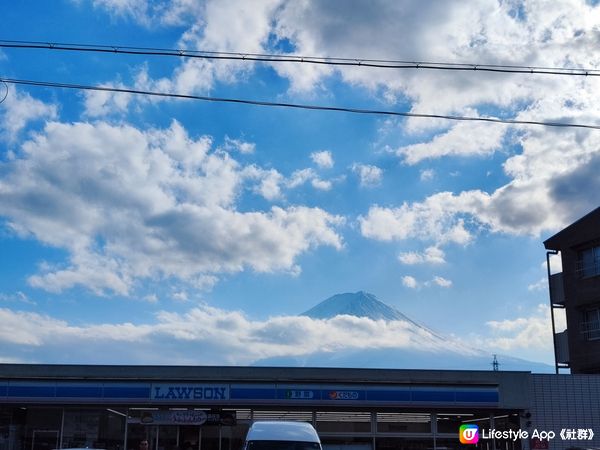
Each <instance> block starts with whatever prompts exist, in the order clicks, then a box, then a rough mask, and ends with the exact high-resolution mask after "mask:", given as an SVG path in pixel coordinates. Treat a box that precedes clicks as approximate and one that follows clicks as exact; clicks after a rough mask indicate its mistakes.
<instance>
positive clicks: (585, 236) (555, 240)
mask: <svg viewBox="0 0 600 450" xmlns="http://www.w3.org/2000/svg"><path fill="white" fill-rule="evenodd" d="M544 246H545V247H546V249H547V250H548V253H547V255H548V257H547V260H548V276H549V285H550V303H551V306H552V308H551V311H552V327H553V331H554V349H555V356H556V372H557V373H558V371H559V369H560V368H569V369H571V373H600V208H596V209H595V210H593V211H592V212H590V213H589V214H587V215H586V216H584V217H582V218H581V219H579V220H578V221H576V222H574V223H573V224H571V225H569V226H568V227H566V228H565V229H564V230H562V231H560V232H558V233H557V234H555V235H554V236H552V237H551V238H549V239H548V240H546V241H545V242H544ZM558 252H560V255H561V260H562V272H558V273H554V274H551V267H550V255H551V254H557V253H558ZM558 308H564V311H565V314H566V322H567V329H566V330H565V331H564V332H561V333H556V330H555V312H556V310H557V309H558Z"/></svg>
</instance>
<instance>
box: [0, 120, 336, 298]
mask: <svg viewBox="0 0 600 450" xmlns="http://www.w3.org/2000/svg"><path fill="white" fill-rule="evenodd" d="M244 169H245V168H243V167H241V166H240V164H239V163H238V162H236V161H235V160H233V159H232V158H231V156H230V155H229V154H227V153H225V152H219V151H216V152H214V151H211V140H210V139H209V138H207V137H200V138H197V139H193V138H191V137H190V136H188V134H187V132H186V131H185V130H184V129H183V127H181V125H179V124H178V123H177V122H173V124H172V125H171V126H170V127H169V128H168V129H158V130H148V131H140V130H138V129H135V128H133V127H131V126H126V125H121V126H112V125H109V124H106V123H103V122H99V123H97V124H94V125H92V124H89V123H75V124H62V123H54V122H53V123H49V124H47V125H46V127H45V130H44V132H43V133H40V134H38V135H36V136H35V137H34V138H33V139H32V140H29V141H27V142H26V143H25V144H23V156H22V157H21V158H19V159H15V160H14V161H9V162H8V163H6V165H5V168H4V172H3V175H2V177H1V178H0V214H1V215H2V216H4V217H5V218H6V219H7V221H8V226H9V227H10V229H12V231H13V232H14V233H17V234H19V235H20V236H31V237H34V238H36V239H38V240H39V241H41V242H43V243H44V244H46V245H50V246H53V247H57V248H62V249H65V250H66V251H67V252H68V253H69V255H70V257H69V262H68V263H67V264H64V265H59V266H52V267H45V268H42V269H41V272H40V273H38V274H35V275H33V276H31V277H30V278H29V282H30V284H31V285H33V286H35V287H40V288H44V289H48V290H50V291H53V292H60V291H62V290H64V289H67V288H69V287H72V286H75V285H83V286H86V287H87V288H89V289H91V290H93V291H94V292H96V293H99V294H100V293H104V292H106V291H113V292H116V293H119V294H122V295H126V294H128V293H130V290H131V287H132V286H133V282H134V281H135V280H136V279H139V278H147V277H150V278H153V279H157V278H171V277H172V278H177V279H181V280H184V281H186V282H189V283H194V282H198V283H200V284H204V285H207V283H208V284H210V283H214V282H215V281H216V278H215V275H218V274H219V273H231V272H238V271H241V270H247V269H251V270H254V271H259V272H273V271H289V272H291V273H296V272H297V271H298V267H297V264H296V263H295V260H296V258H297V257H298V256H299V255H300V254H302V253H304V252H306V251H307V250H308V249H310V248H314V247H318V246H321V245H328V246H332V247H334V248H338V249H339V248H341V247H342V239H341V237H340V236H339V235H338V234H337V232H336V231H335V229H334V228H335V227H336V226H338V225H340V224H341V223H342V222H343V219H342V218H340V217H338V216H333V215H331V214H328V213H327V212H325V211H323V210H322V209H319V208H308V207H304V206H290V207H287V208H285V209H284V208H280V207H273V208H271V209H270V210H268V211H264V212H263V211H250V212H238V211H237V210H236V203H235V202H236V199H237V197H238V194H239V192H240V189H241V188H242V187H243V184H244V183H245V181H246V180H247V178H246V176H245V173H244ZM267 179H268V178H267ZM260 189H261V192H262V193H263V195H267V196H268V195H271V194H272V192H271V193H269V189H270V187H269V186H268V183H265V184H263V185H262V186H261V188H260Z"/></svg>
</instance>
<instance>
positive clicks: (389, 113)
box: [0, 78, 600, 130]
mask: <svg viewBox="0 0 600 450" xmlns="http://www.w3.org/2000/svg"><path fill="white" fill-rule="evenodd" d="M0 82H3V83H9V84H15V85H28V86H40V87H51V88H63V89H76V90H85V91H102V92H115V93H123V94H136V95H147V96H154V97H168V98H180V99H189V100H201V101H207V102H219V103H237V104H245V105H255V106H268V107H278V108H294V109H307V110H316V111H335V112H346V113H353V114H369V115H384V116H401V117H415V118H429V119H446V120H456V121H468V122H492V123H503V124H510V125H539V126H545V127H561V128H587V129H593V130H600V125H591V124H581V123H567V122H551V121H537V120H517V119H501V118H497V117H472V116H471V117H469V116H455V115H445V114H422V113H410V112H402V111H386V110H376V109H362V108H348V107H340V106H322V105H309V104H299V103H282V102H267V101H262V100H250V99H241V98H225V97H208V96H202V95H191V94H176V93H170V92H157V91H147V90H139V89H124V88H116V87H107V86H90V85H84V84H71V83H57V82H51V81H35V80H21V79H15V78H0Z"/></svg>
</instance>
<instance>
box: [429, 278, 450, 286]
mask: <svg viewBox="0 0 600 450" xmlns="http://www.w3.org/2000/svg"><path fill="white" fill-rule="evenodd" d="M430 283H432V284H435V285H437V286H440V287H443V288H449V287H450V286H452V281H451V280H448V279H446V278H443V277H440V276H438V275H436V276H435V277H433V279H432V280H431V282H430Z"/></svg>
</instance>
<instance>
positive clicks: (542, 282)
mask: <svg viewBox="0 0 600 450" xmlns="http://www.w3.org/2000/svg"><path fill="white" fill-rule="evenodd" d="M547 289H548V278H547V277H542V278H540V279H539V280H538V281H536V282H535V283H531V284H530V285H529V286H527V290H528V291H545V290H547Z"/></svg>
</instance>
